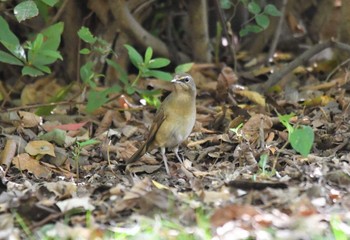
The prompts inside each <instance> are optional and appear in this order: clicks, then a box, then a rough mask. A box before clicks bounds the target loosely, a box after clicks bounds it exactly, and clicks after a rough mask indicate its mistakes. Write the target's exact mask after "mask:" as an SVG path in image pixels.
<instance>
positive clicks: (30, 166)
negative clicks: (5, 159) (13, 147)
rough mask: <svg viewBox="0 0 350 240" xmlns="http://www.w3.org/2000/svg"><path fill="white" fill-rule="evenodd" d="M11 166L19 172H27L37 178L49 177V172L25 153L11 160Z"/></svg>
mask: <svg viewBox="0 0 350 240" xmlns="http://www.w3.org/2000/svg"><path fill="white" fill-rule="evenodd" d="M12 162H13V164H14V165H15V166H16V168H18V169H19V170H21V171H23V170H28V171H29V172H31V173H33V174H34V175H35V176H36V177H38V178H48V177H49V176H50V175H51V170H50V169H48V168H47V167H45V166H43V165H41V164H40V162H39V161H38V160H36V159H34V158H32V157H31V156H30V155H29V154H27V153H22V154H19V155H18V156H16V157H15V158H14V159H13V160H12Z"/></svg>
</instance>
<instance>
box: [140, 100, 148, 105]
mask: <svg viewBox="0 0 350 240" xmlns="http://www.w3.org/2000/svg"><path fill="white" fill-rule="evenodd" d="M140 103H141V104H142V105H143V106H146V105H147V101H146V99H144V98H142V99H140Z"/></svg>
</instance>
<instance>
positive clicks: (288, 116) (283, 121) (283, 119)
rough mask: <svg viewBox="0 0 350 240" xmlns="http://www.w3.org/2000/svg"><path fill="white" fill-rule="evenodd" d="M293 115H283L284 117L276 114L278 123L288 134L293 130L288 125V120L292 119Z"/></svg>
mask: <svg viewBox="0 0 350 240" xmlns="http://www.w3.org/2000/svg"><path fill="white" fill-rule="evenodd" d="M294 116H295V114H294V113H291V114H285V115H280V114H278V119H279V120H280V122H281V123H282V124H283V125H284V126H285V128H287V131H288V133H289V134H291V133H292V132H293V131H294V128H293V126H292V125H290V123H289V120H290V119H291V118H292V117H294Z"/></svg>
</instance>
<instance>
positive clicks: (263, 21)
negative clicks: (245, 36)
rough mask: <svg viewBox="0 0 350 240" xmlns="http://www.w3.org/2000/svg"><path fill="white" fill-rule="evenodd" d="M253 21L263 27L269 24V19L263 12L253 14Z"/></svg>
mask: <svg viewBox="0 0 350 240" xmlns="http://www.w3.org/2000/svg"><path fill="white" fill-rule="evenodd" d="M255 21H256V23H257V24H258V25H259V26H260V27H262V28H263V29H266V28H267V27H268V26H269V25H270V19H269V18H268V17H267V16H266V15H264V14H261V15H257V16H255Z"/></svg>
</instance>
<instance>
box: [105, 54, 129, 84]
mask: <svg viewBox="0 0 350 240" xmlns="http://www.w3.org/2000/svg"><path fill="white" fill-rule="evenodd" d="M106 61H107V64H108V65H110V66H111V67H112V68H114V69H115V70H116V71H117V73H118V74H119V78H120V81H122V83H124V85H125V86H129V85H130V83H129V79H128V74H127V73H126V72H125V70H124V69H123V68H122V67H121V66H120V65H119V64H118V63H116V62H114V61H112V60H109V59H107V60H106Z"/></svg>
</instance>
